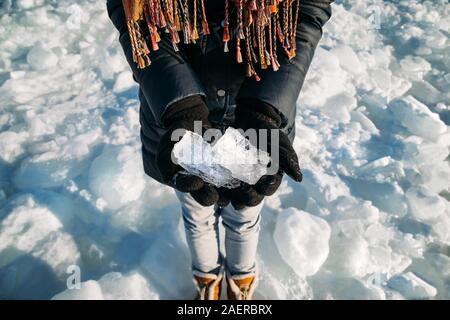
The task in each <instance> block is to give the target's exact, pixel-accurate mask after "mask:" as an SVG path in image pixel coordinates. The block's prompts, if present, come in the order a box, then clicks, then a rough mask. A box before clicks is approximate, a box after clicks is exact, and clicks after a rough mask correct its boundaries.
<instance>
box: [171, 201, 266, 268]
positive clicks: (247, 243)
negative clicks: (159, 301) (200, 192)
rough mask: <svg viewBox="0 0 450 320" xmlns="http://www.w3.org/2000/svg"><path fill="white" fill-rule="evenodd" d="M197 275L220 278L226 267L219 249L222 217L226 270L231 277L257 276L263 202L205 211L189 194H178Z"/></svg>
mask: <svg viewBox="0 0 450 320" xmlns="http://www.w3.org/2000/svg"><path fill="white" fill-rule="evenodd" d="M177 197H178V199H179V200H180V202H181V209H182V213H183V220H184V227H185V230H186V240H187V243H188V246H189V249H190V251H191V257H192V268H193V271H194V273H203V274H211V273H215V274H217V273H218V272H219V270H220V268H221V266H222V265H223V257H222V256H221V254H220V249H219V248H220V246H219V243H220V242H219V217H222V223H223V225H224V226H225V254H226V263H225V264H226V268H227V269H228V271H229V272H230V274H231V275H250V274H254V273H255V267H256V250H257V247H258V237H259V230H260V219H261V217H260V212H261V209H262V207H263V202H262V203H261V204H259V205H258V206H256V207H251V208H250V207H249V208H244V209H242V210H235V209H234V208H233V207H232V205H231V204H230V205H228V206H227V207H225V208H220V207H218V206H210V207H203V206H202V205H200V204H199V203H198V202H197V201H195V200H194V198H192V196H191V195H190V194H188V193H181V192H177Z"/></svg>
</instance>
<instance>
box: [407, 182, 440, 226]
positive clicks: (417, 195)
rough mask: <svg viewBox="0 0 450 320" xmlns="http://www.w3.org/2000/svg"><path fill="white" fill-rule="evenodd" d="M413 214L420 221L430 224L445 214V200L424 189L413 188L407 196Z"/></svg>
mask: <svg viewBox="0 0 450 320" xmlns="http://www.w3.org/2000/svg"><path fill="white" fill-rule="evenodd" d="M405 196H406V200H407V201H408V206H409V210H410V211H411V214H412V215H413V216H414V217H415V218H416V219H417V220H419V221H422V222H429V221H433V220H436V219H438V218H439V216H440V215H442V214H443V213H444V212H445V209H446V203H445V199H444V198H442V197H441V196H439V195H438V194H434V193H432V192H431V191H430V190H428V189H427V188H424V187H411V188H409V189H408V191H407V192H406V194H405Z"/></svg>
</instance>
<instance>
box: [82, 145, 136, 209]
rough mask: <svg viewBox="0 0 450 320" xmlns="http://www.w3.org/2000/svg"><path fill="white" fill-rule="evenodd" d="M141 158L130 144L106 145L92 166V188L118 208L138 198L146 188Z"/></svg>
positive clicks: (111, 206) (90, 173)
mask: <svg viewBox="0 0 450 320" xmlns="http://www.w3.org/2000/svg"><path fill="white" fill-rule="evenodd" d="M141 163H142V161H141V158H140V155H139V153H138V152H137V151H136V150H135V148H133V147H130V146H125V147H111V148H106V149H105V150H104V151H103V153H102V154H101V155H100V156H98V157H97V158H96V159H95V160H94V161H93V162H92V165H91V168H90V170H89V185H90V187H91V189H92V191H93V192H94V193H95V194H96V195H97V196H98V197H99V198H103V199H105V200H106V202H107V206H108V208H110V209H113V210H115V209H118V208H120V207H122V206H124V205H125V204H128V203H130V202H131V201H135V200H137V199H138V198H139V197H140V195H141V193H142V191H143V190H144V188H145V179H144V175H143V170H142V167H141Z"/></svg>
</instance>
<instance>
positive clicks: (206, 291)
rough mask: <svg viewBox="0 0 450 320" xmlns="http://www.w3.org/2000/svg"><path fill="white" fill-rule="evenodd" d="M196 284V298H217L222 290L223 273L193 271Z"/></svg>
mask: <svg viewBox="0 0 450 320" xmlns="http://www.w3.org/2000/svg"><path fill="white" fill-rule="evenodd" d="M194 279H195V284H196V285H197V298H196V300H219V299H220V293H221V292H222V279H223V274H222V273H219V275H215V274H206V273H194Z"/></svg>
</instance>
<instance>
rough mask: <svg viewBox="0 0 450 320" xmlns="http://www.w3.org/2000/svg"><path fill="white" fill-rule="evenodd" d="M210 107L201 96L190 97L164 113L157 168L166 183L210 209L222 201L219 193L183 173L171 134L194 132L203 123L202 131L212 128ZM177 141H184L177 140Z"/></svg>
mask: <svg viewBox="0 0 450 320" xmlns="http://www.w3.org/2000/svg"><path fill="white" fill-rule="evenodd" d="M208 114H209V111H208V107H207V106H206V104H205V102H204V101H203V98H202V97H201V96H198V95H195V96H190V97H187V98H185V99H183V100H181V101H178V102H176V103H174V104H172V105H170V106H169V107H168V108H167V110H166V111H165V112H164V114H163V117H162V122H163V125H164V127H165V128H167V131H166V132H165V134H164V135H163V136H162V137H161V140H160V143H159V146H158V149H157V153H156V165H157V166H158V169H159V172H160V173H161V177H162V180H163V182H165V183H168V184H172V185H173V186H174V187H175V189H177V190H178V191H181V192H187V193H190V194H191V196H192V197H193V198H194V199H195V200H196V201H197V202H198V203H200V204H201V205H202V206H205V207H208V206H211V205H213V204H215V203H216V202H218V201H219V193H218V191H217V189H216V188H215V187H214V186H212V185H210V184H208V183H206V182H204V181H203V180H202V179H201V178H200V177H197V176H194V175H191V174H186V173H182V172H181V171H182V168H181V167H180V166H179V165H177V164H175V163H173V162H172V149H173V147H174V145H175V144H176V143H177V142H178V141H177V140H176V139H173V137H172V134H173V133H174V131H176V130H180V129H181V130H180V133H182V131H183V130H186V131H194V125H195V122H196V121H199V122H201V127H202V130H203V131H204V130H205V129H208V128H211V124H210V123H209V121H208ZM178 138H181V137H180V136H178Z"/></svg>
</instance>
